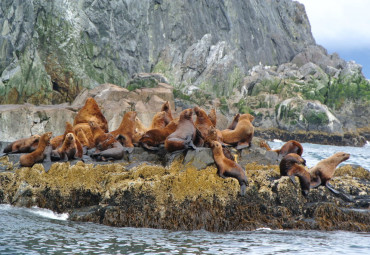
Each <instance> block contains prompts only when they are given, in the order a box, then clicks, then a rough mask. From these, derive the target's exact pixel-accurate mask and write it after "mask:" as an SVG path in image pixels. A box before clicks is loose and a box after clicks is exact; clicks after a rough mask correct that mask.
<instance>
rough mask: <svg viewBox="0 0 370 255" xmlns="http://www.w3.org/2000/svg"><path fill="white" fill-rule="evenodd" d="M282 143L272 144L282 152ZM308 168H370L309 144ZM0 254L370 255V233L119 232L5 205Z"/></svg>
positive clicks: (358, 153) (355, 154) (361, 156)
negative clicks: (333, 162)
mask: <svg viewBox="0 0 370 255" xmlns="http://www.w3.org/2000/svg"><path fill="white" fill-rule="evenodd" d="M282 144H283V142H282V141H274V142H271V143H270V146H271V147H272V148H280V147H281V145H282ZM303 148H304V153H303V157H304V158H305V159H306V160H307V164H308V166H313V165H314V164H316V163H317V162H318V161H319V160H321V159H322V158H325V157H328V156H330V155H332V154H333V153H335V152H337V151H345V152H349V153H351V158H350V159H349V160H347V161H346V162H345V163H346V164H356V165H361V166H363V167H365V168H366V169H368V170H369V169H370V161H369V159H370V150H369V149H370V145H369V144H368V145H366V146H365V147H362V148H357V147H337V146H324V145H316V144H303ZM0 254H1V255H2V254H346V255H349V254H370V233H356V232H345V231H334V232H325V231H307V230H271V229H267V228H263V229H257V230H255V231H232V232H224V233H212V232H208V231H205V230H198V231H170V230H163V229H147V228H116V227H109V226H104V225H99V224H94V223H85V222H73V221H69V220H68V214H56V213H54V212H52V211H50V210H45V209H41V208H18V207H13V206H10V205H5V204H0Z"/></svg>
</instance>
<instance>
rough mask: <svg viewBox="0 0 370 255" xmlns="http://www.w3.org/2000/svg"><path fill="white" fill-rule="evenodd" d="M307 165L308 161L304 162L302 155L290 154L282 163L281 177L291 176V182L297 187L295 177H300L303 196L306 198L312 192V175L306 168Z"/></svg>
mask: <svg viewBox="0 0 370 255" xmlns="http://www.w3.org/2000/svg"><path fill="white" fill-rule="evenodd" d="M305 165H306V160H304V159H303V158H302V157H301V156H300V155H298V154H296V153H289V154H287V155H285V156H284V157H283V159H282V160H281V161H280V165H279V167H280V175H281V176H289V178H290V180H291V181H292V182H293V184H294V185H297V184H296V182H295V180H294V177H295V176H298V178H299V182H300V184H301V190H302V194H303V195H304V196H307V195H308V192H309V191H310V181H311V177H310V173H309V172H308V171H307V170H306V168H305V167H304V166H305Z"/></svg>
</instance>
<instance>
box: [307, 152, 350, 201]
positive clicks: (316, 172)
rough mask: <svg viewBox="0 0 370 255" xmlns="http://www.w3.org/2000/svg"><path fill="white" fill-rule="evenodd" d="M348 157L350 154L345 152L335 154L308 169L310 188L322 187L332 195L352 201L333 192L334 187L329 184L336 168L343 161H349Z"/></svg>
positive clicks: (337, 192) (343, 195)
mask: <svg viewBox="0 0 370 255" xmlns="http://www.w3.org/2000/svg"><path fill="white" fill-rule="evenodd" d="M350 156H351V154H349V153H346V152H337V153H334V154H333V155H331V156H330V157H328V158H326V159H323V160H321V161H319V162H318V163H317V164H316V165H315V166H314V167H312V168H310V169H309V172H310V175H311V188H316V187H318V186H320V185H323V186H325V187H326V188H328V189H329V190H330V191H331V192H333V193H334V194H336V195H341V196H342V198H344V199H345V200H347V201H352V199H351V198H349V197H348V196H346V195H345V194H343V193H341V192H339V191H337V190H335V189H334V187H333V186H331V184H330V183H329V181H330V180H331V178H333V176H334V172H335V169H336V167H337V166H338V165H339V164H340V163H342V162H343V161H346V160H347V159H349V157H350Z"/></svg>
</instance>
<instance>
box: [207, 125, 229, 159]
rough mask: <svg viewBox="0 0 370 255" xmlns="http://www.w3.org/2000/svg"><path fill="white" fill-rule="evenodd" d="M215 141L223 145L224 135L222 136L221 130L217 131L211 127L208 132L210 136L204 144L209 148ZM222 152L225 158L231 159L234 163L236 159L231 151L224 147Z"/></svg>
mask: <svg viewBox="0 0 370 255" xmlns="http://www.w3.org/2000/svg"><path fill="white" fill-rule="evenodd" d="M213 141H217V142H219V143H220V144H221V145H222V144H223V142H222V135H221V132H220V130H218V129H216V128H215V127H211V128H210V129H209V131H208V135H207V136H206V138H205V140H204V142H205V145H206V146H209V147H211V145H210V144H211V142H213ZM222 152H223V153H224V156H225V157H226V158H228V159H231V160H233V161H235V158H234V156H233V154H232V153H231V151H230V149H229V148H227V147H225V146H222Z"/></svg>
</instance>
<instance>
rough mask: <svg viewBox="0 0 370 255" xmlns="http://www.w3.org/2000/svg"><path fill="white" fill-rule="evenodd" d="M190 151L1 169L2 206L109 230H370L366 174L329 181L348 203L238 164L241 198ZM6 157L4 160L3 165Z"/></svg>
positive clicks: (350, 171) (270, 168) (354, 171)
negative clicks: (244, 180)
mask: <svg viewBox="0 0 370 255" xmlns="http://www.w3.org/2000/svg"><path fill="white" fill-rule="evenodd" d="M248 150H249V151H253V148H251V149H245V151H248ZM137 152H139V151H137ZM133 153H134V154H135V150H134V152H133ZM192 153H193V151H190V152H189V156H187V155H186V154H185V155H184V157H179V158H178V159H177V160H175V161H173V162H172V163H171V164H166V163H165V162H163V161H160V160H158V161H153V162H147V163H142V164H140V163H138V162H140V160H139V159H135V158H136V156H134V157H132V158H131V160H132V161H126V160H123V161H119V162H116V163H108V164H107V163H105V164H100V163H99V162H94V163H93V164H86V163H83V162H77V163H76V162H74V164H73V165H72V164H71V163H70V162H67V163H54V164H53V165H52V166H51V169H50V170H49V171H48V172H45V171H44V169H43V166H42V165H41V164H36V165H34V166H33V167H32V168H27V167H23V168H19V169H15V170H13V168H12V169H10V170H6V171H3V172H0V203H8V204H12V205H16V206H39V207H42V208H49V209H51V210H54V211H57V212H68V213H69V214H70V220H76V221H90V222H96V223H101V224H106V225H110V226H126V227H151V228H166V229H172V230H195V229H206V230H209V231H232V230H253V229H256V228H259V227H270V228H273V229H282V228H284V229H293V228H294V229H322V230H339V229H340V230H350V231H370V229H369V220H370V219H369V218H370V214H369V211H368V208H369V205H370V204H369V202H370V197H369V186H370V185H369V181H370V179H369V175H368V173H367V172H366V170H364V169H361V168H352V167H351V166H349V165H346V166H343V167H340V168H339V169H338V172H337V174H336V176H335V177H334V178H333V179H332V181H331V183H332V185H333V186H334V187H335V188H336V189H338V190H340V191H342V192H345V193H347V194H348V195H349V196H351V197H352V198H353V202H347V201H343V200H342V199H341V198H340V197H336V196H334V195H333V194H332V193H330V192H329V191H328V190H327V189H326V188H325V187H319V188H317V189H312V190H311V191H310V193H309V195H308V196H307V197H304V196H303V195H302V194H301V190H300V187H299V186H298V187H296V186H294V185H293V183H292V182H291V180H290V179H289V178H288V177H282V178H281V177H280V174H279V167H278V165H276V164H266V165H261V164H259V163H257V162H254V163H247V164H244V163H242V162H239V163H240V164H241V165H242V166H243V168H245V169H246V175H247V177H248V186H247V188H246V192H245V196H240V187H239V183H238V181H237V180H236V179H233V178H226V179H223V178H221V177H219V176H218V175H217V168H216V166H215V165H214V164H210V165H209V166H207V167H205V168H202V169H199V168H198V169H197V168H196V166H195V165H194V164H193V162H192V161H189V162H188V163H187V164H183V162H184V158H187V157H188V158H195V157H196V156H195V157H194V155H192ZM204 153H208V149H207V150H204ZM243 153H246V152H243ZM243 153H242V154H243ZM247 155H248V154H247ZM8 159H9V158H8V157H3V158H2V159H1V162H2V164H6V162H8ZM148 159H149V158H148ZM134 162H136V163H138V164H136V165H135V164H133V163H134ZM155 162H157V163H155ZM165 165H167V166H165ZM296 181H297V182H298V181H299V180H298V178H296Z"/></svg>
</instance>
